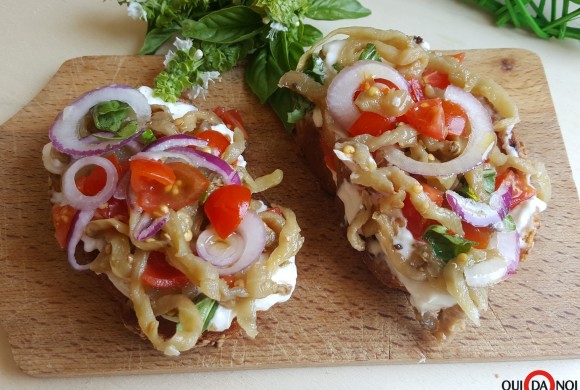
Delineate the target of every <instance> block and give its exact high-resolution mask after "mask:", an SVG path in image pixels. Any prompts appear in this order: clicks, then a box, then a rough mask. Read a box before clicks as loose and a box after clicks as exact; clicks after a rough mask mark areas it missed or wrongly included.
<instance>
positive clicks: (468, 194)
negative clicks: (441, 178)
mask: <svg viewBox="0 0 580 390" xmlns="http://www.w3.org/2000/svg"><path fill="white" fill-rule="evenodd" d="M455 192H457V193H458V194H459V195H461V196H463V197H464V198H471V199H473V200H475V201H476V202H479V198H478V197H477V195H476V194H475V191H473V189H472V188H471V187H470V186H469V184H468V183H467V180H465V177H461V179H459V186H458V187H457V188H456V189H455Z"/></svg>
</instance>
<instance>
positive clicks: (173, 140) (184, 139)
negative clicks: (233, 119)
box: [143, 134, 207, 152]
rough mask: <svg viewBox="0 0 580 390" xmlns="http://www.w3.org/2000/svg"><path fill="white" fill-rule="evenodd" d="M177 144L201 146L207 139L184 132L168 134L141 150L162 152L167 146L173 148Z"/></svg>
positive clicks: (203, 145) (205, 144)
mask: <svg viewBox="0 0 580 390" xmlns="http://www.w3.org/2000/svg"><path fill="white" fill-rule="evenodd" d="M178 146H180V147H186V146H197V147H200V148H203V147H205V146H207V141H206V140H203V139H200V138H195V137H192V136H190V135H186V134H177V135H170V136H167V137H163V138H160V139H158V140H157V141H155V142H153V143H151V144H149V145H148V146H147V147H146V148H145V149H143V152H162V151H164V150H167V149H169V148H175V147H178Z"/></svg>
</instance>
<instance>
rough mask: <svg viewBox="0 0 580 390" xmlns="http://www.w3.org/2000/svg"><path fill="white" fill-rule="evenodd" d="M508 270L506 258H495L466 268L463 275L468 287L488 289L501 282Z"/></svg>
mask: <svg viewBox="0 0 580 390" xmlns="http://www.w3.org/2000/svg"><path fill="white" fill-rule="evenodd" d="M507 270H508V267H507V262H506V260H505V259H504V258H501V257H493V258H491V259H488V260H484V261H481V262H479V263H475V264H474V265H472V266H468V267H465V269H464V270H463V273H464V275H465V282H466V283H467V285H468V286H471V287H487V286H491V285H493V284H496V283H498V282H500V281H501V280H502V279H503V278H504V277H505V276H506V274H507Z"/></svg>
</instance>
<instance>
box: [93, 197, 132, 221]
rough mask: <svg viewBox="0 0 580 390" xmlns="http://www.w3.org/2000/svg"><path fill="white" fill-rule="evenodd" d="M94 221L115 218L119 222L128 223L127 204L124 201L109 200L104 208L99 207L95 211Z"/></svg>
mask: <svg viewBox="0 0 580 390" xmlns="http://www.w3.org/2000/svg"><path fill="white" fill-rule="evenodd" d="M94 218H95V219H109V218H117V219H118V220H120V221H123V222H128V221H129V208H128V207H127V202H126V201H124V200H120V199H116V198H111V199H109V201H108V202H107V203H106V204H105V205H104V207H102V208H101V207H99V208H98V209H97V210H96V211H95V216H94Z"/></svg>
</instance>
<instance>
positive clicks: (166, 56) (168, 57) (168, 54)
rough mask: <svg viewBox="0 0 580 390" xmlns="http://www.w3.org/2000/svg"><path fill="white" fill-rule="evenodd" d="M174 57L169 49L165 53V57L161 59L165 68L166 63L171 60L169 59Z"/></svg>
mask: <svg viewBox="0 0 580 390" xmlns="http://www.w3.org/2000/svg"><path fill="white" fill-rule="evenodd" d="M173 57H175V53H174V52H173V51H171V50H169V51H168V52H167V54H165V59H164V60H163V66H165V67H166V68H167V65H168V64H169V63H170V62H171V60H172V59H173Z"/></svg>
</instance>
